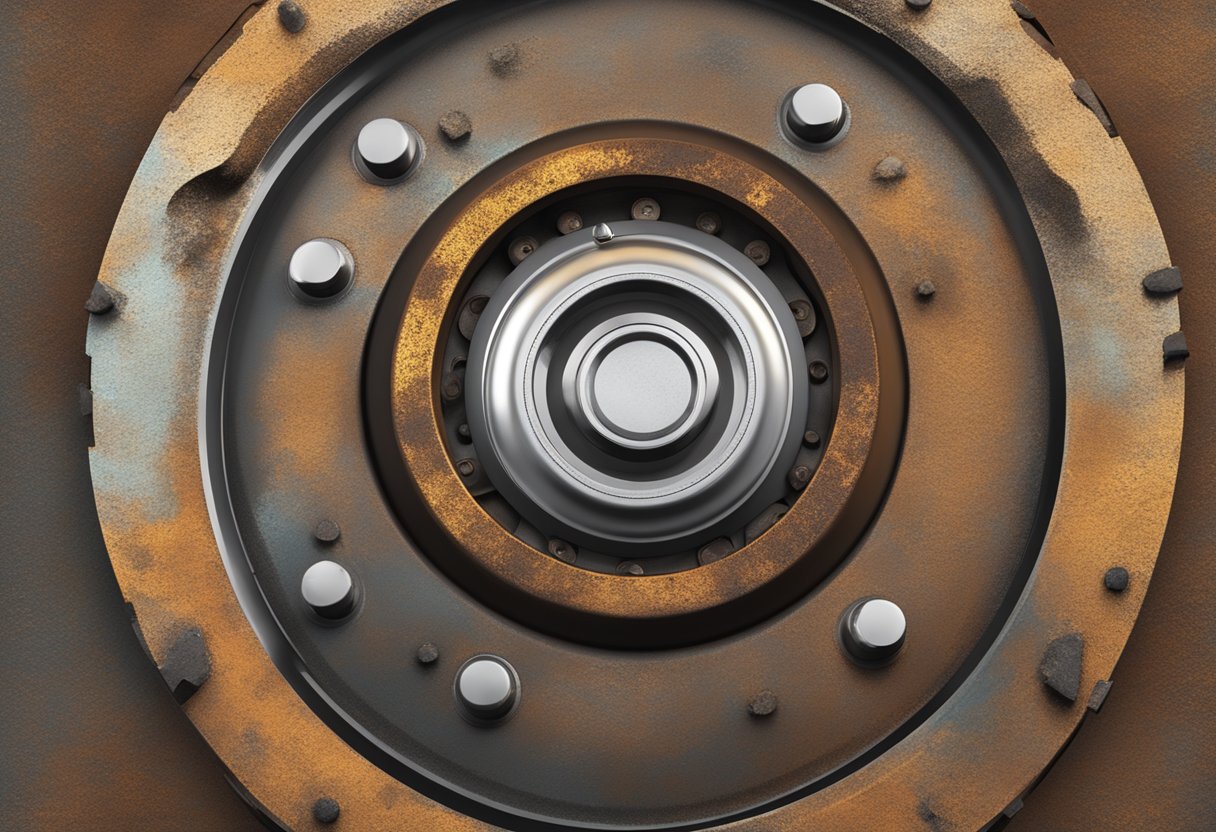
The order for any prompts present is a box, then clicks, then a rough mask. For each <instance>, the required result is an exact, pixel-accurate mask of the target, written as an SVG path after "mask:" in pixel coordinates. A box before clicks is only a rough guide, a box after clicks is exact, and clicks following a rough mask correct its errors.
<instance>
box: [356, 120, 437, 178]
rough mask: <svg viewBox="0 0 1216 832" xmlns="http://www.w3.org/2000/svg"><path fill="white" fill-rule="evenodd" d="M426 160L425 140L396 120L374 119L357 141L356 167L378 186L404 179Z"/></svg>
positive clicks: (412, 129) (361, 131) (365, 127)
mask: <svg viewBox="0 0 1216 832" xmlns="http://www.w3.org/2000/svg"><path fill="white" fill-rule="evenodd" d="M421 156H422V140H421V139H420V138H419V137H418V133H417V132H416V131H415V130H414V128H412V127H410V126H409V125H407V124H402V123H401V122H400V121H397V120H396V119H394V118H377V119H372V120H371V121H369V122H368V123H367V124H365V125H363V129H361V130H360V131H359V137H358V138H357V139H356V140H355V160H356V166H357V167H359V169H360V171H361V172H362V173H363V174H364V176H365V177H366V178H368V179H369V180H370V181H372V182H375V183H376V184H386V183H390V182H396V181H398V180H400V179H403V178H404V177H405V176H406V175H408V174H409V173H410V172H412V171H413V169H414V167H415V165H417V163H418V160H419V159H420V158H421Z"/></svg>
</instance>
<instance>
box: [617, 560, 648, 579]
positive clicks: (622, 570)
mask: <svg viewBox="0 0 1216 832" xmlns="http://www.w3.org/2000/svg"><path fill="white" fill-rule="evenodd" d="M616 571H617V574H618V575H644V574H645V573H646V570H645V569H643V568H642V564H640V563H638V562H637V561H636V560H623V561H621V563H620V565H618V566H617V568H616Z"/></svg>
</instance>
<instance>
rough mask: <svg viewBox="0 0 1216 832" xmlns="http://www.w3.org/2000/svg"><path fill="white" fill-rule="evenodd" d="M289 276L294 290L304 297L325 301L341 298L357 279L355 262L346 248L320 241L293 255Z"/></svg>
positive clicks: (321, 239) (330, 242) (288, 270)
mask: <svg viewBox="0 0 1216 832" xmlns="http://www.w3.org/2000/svg"><path fill="white" fill-rule="evenodd" d="M287 274H288V277H289V278H290V280H291V285H292V287H293V288H294V289H295V290H296V291H297V292H299V293H300V294H302V295H304V296H305V297H309V298H314V299H317V300H324V299H326V298H332V297H336V296H337V295H339V294H341V293H342V291H343V290H345V289H346V287H347V286H349V285H350V283H351V280H352V279H353V278H354V275H355V261H354V259H353V258H352V257H351V255H350V252H349V251H347V249H346V246H344V245H342V244H341V243H339V242H338V241H337V240H330V239H328V238H325V237H320V238H317V239H315V240H309V241H308V242H307V243H304V244H303V245H301V246H300V247H299V248H297V249H296V250H295V252H294V253H293V254H292V255H291V262H290V263H289V264H288V266H287Z"/></svg>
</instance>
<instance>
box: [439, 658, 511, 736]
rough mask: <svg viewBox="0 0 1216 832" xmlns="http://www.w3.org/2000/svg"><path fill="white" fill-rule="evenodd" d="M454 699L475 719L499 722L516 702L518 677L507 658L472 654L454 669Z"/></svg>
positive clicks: (508, 713) (477, 720)
mask: <svg viewBox="0 0 1216 832" xmlns="http://www.w3.org/2000/svg"><path fill="white" fill-rule="evenodd" d="M454 692H455V695H456V702H457V703H458V704H459V705H460V707H461V709H462V710H463V712H464V714H465V716H466V717H469V718H471V719H472V720H473V721H475V722H486V723H490V722H500V721H502V720H503V719H505V718H506V717H507V716H510V714H511V712H512V711H514V710H515V706H516V705H517V704H518V702H519V677H518V676H517V675H516V673H515V668H513V667H511V665H510V663H508V662H507V660H506V659H502V658H499V657H498V656H490V655H483V656H474V657H473V658H471V659H469V660H468V661H466V662H465V663H464V664H463V665H461V667H460V669H459V670H458V671H456V683H455V685H454Z"/></svg>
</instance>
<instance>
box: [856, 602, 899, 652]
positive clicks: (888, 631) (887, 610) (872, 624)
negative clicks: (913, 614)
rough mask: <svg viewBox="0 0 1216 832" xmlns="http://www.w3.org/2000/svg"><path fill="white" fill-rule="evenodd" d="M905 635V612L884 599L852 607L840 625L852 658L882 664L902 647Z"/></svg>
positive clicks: (860, 603)
mask: <svg viewBox="0 0 1216 832" xmlns="http://www.w3.org/2000/svg"><path fill="white" fill-rule="evenodd" d="M907 633H908V622H907V620H906V619H905V618H904V611H903V610H901V609H900V608H899V606H898V605H897V604H895V603H894V602H893V601H888V600H886V599H885V598H868V599H866V600H863V601H858V602H857V603H856V604H853V605H852V606H850V607H849V609H848V610H847V611H846V612H845V615H844V618H843V619H842V622H841V638H842V640H843V642H844V645H845V648H846V649H847V650H848V651H849V653H850V655H852V656H853V658H855V659H857V660H858V661H861V662H883V661H887V660H889V659H891V658H893V657H894V656H895V654H896V653H898V652H899V650H900V648H901V647H903V644H904V638H905V637H906V636H907Z"/></svg>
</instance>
